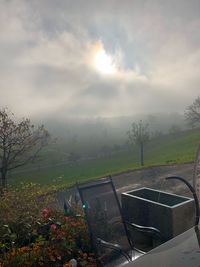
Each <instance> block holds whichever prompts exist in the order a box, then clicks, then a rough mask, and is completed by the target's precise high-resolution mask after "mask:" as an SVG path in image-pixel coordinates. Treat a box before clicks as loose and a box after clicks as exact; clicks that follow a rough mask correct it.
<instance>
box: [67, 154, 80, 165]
mask: <svg viewBox="0 0 200 267" xmlns="http://www.w3.org/2000/svg"><path fill="white" fill-rule="evenodd" d="M80 158H81V157H80V155H79V154H78V153H75V152H70V153H69V156H68V161H69V162H70V163H71V164H77V163H78V161H79V160H80Z"/></svg>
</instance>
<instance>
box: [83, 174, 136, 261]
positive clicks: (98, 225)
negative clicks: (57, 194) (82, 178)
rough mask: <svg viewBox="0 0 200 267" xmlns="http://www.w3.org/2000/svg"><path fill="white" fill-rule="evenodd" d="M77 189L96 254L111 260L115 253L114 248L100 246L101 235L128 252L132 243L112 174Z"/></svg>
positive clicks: (103, 238) (105, 239)
mask: <svg viewBox="0 0 200 267" xmlns="http://www.w3.org/2000/svg"><path fill="white" fill-rule="evenodd" d="M78 190H79V194H80V197H81V201H82V204H83V208H84V210H85V214H86V220H87V223H88V227H89V232H90V237H91V241H92V245H93V248H94V250H95V252H96V255H97V256H98V257H101V258H104V259H105V261H108V262H109V261H110V260H111V259H112V257H115V256H116V255H115V256H114V255H113V251H111V250H110V251H109V250H106V249H105V248H104V249H102V248H100V247H99V246H98V245H97V244H98V242H97V240H98V238H100V239H102V240H104V241H106V242H110V243H114V244H118V245H120V246H121V248H122V249H123V251H125V252H128V251H130V250H131V249H132V248H133V246H132V243H131V241H130V239H129V237H128V232H127V228H126V225H125V223H124V221H123V218H122V213H121V207H120V203H119V200H118V197H117V194H116V191H115V187H114V185H113V182H112V179H111V177H109V178H107V179H102V180H98V181H96V182H92V183H87V184H84V185H78Z"/></svg>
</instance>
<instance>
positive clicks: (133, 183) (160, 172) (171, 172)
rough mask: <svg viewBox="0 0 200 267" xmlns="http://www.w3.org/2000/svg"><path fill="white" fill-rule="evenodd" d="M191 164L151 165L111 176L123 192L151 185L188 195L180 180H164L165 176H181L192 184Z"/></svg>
mask: <svg viewBox="0 0 200 267" xmlns="http://www.w3.org/2000/svg"><path fill="white" fill-rule="evenodd" d="M193 166H194V165H193V164H191V163H190V164H179V165H168V166H159V167H151V168H147V169H142V170H136V171H130V172H127V173H123V174H118V175H114V176H113V181H114V183H115V186H116V188H117V189H118V191H119V192H125V191H128V190H131V189H134V188H138V187H151V188H154V189H160V190H163V191H168V192H173V193H177V194H183V195H187V196H188V195H190V191H189V190H188V189H187V187H186V186H185V185H184V184H183V183H181V182H180V181H166V180H165V179H164V178H165V177H167V176H181V177H183V178H185V179H187V180H188V181H189V182H191V184H192V177H193Z"/></svg>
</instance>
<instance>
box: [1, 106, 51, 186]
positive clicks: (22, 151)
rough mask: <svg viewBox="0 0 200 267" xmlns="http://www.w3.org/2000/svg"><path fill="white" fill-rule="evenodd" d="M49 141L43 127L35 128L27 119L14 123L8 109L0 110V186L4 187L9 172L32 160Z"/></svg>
mask: <svg viewBox="0 0 200 267" xmlns="http://www.w3.org/2000/svg"><path fill="white" fill-rule="evenodd" d="M49 140H50V135H49V133H48V131H47V130H46V129H45V128H44V126H43V125H41V126H38V127H37V128H35V126H34V125H33V124H32V123H31V122H30V120H29V119H22V120H21V121H16V120H15V119H14V114H13V113H11V112H10V111H8V109H0V174H1V180H0V186H2V187H5V186H6V183H7V173H8V171H9V170H13V169H15V168H18V167H20V166H23V165H25V164H27V163H28V162H30V161H32V160H34V159H35V158H36V157H37V155H38V153H39V152H40V150H41V149H42V148H43V147H44V146H46V145H47V144H48V143H49Z"/></svg>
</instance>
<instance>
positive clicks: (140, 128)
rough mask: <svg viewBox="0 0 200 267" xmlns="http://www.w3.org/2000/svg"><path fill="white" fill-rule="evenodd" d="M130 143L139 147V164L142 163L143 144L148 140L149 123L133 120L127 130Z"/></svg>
mask: <svg viewBox="0 0 200 267" xmlns="http://www.w3.org/2000/svg"><path fill="white" fill-rule="evenodd" d="M127 134H128V138H129V141H130V143H131V144H136V145H138V146H139V147H140V164H141V165H142V166H143V165H144V144H145V143H147V142H148V141H149V138H150V134H149V125H148V124H147V123H143V122H142V121H139V122H138V123H135V122H133V123H132V125H131V129H130V130H129V131H128V132H127Z"/></svg>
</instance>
